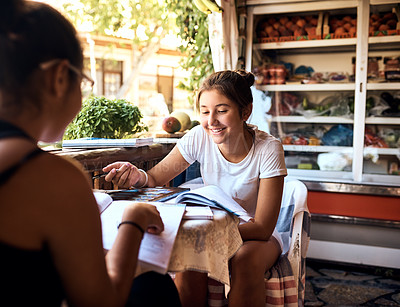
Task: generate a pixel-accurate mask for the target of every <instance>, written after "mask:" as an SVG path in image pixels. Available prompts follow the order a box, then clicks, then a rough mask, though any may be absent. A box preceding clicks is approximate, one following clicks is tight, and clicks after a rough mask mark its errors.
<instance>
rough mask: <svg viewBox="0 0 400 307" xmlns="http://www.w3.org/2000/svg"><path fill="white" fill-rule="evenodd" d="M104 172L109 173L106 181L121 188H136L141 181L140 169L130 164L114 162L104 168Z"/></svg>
mask: <svg viewBox="0 0 400 307" xmlns="http://www.w3.org/2000/svg"><path fill="white" fill-rule="evenodd" d="M103 172H109V173H108V174H107V176H106V177H105V180H106V181H108V182H110V181H112V182H113V183H114V184H116V185H118V187H121V188H130V187H132V186H135V185H136V183H137V182H138V181H139V180H140V173H141V172H139V171H138V168H137V167H136V166H134V165H132V164H131V163H129V162H114V163H111V164H109V165H107V166H106V167H104V168H103Z"/></svg>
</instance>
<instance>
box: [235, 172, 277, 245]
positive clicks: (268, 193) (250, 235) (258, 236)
mask: <svg viewBox="0 0 400 307" xmlns="http://www.w3.org/2000/svg"><path fill="white" fill-rule="evenodd" d="M283 183H284V177H283V176H279V177H272V178H265V179H261V180H260V187H259V191H258V198H257V208H256V213H255V217H254V221H253V222H248V223H246V224H242V225H240V226H239V231H240V234H241V236H242V239H243V240H244V241H247V240H268V239H269V238H270V236H271V234H272V232H273V231H274V228H275V225H276V222H277V220H278V216H279V211H280V207H281V201H282V192H283Z"/></svg>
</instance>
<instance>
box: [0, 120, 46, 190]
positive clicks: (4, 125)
mask: <svg viewBox="0 0 400 307" xmlns="http://www.w3.org/2000/svg"><path fill="white" fill-rule="evenodd" d="M13 137H22V138H26V139H30V140H32V138H31V137H30V136H29V135H28V134H26V133H25V132H24V131H22V130H21V129H20V128H18V127H16V126H14V125H12V124H10V123H8V122H5V121H3V120H0V139H6V138H13ZM42 152H43V151H42V150H41V149H40V148H36V149H34V150H33V151H31V152H30V153H28V154H27V155H26V156H25V157H23V158H22V159H21V160H20V161H18V162H17V163H16V164H14V165H12V166H10V167H9V168H7V169H6V170H5V171H3V172H0V187H1V186H2V185H3V184H4V183H6V181H7V180H8V179H9V178H10V177H11V176H12V175H14V173H15V172H16V171H17V170H18V169H19V168H20V167H21V166H22V165H23V164H24V163H26V162H27V161H29V160H30V159H32V158H33V157H36V156H37V155H38V154H40V153H42Z"/></svg>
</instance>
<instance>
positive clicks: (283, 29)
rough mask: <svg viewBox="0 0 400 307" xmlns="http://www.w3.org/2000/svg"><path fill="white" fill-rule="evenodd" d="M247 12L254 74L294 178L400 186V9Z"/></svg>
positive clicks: (276, 7)
mask: <svg viewBox="0 0 400 307" xmlns="http://www.w3.org/2000/svg"><path fill="white" fill-rule="evenodd" d="M246 4H247V33H246V69H247V70H248V71H252V72H254V74H255V75H256V87H257V89H259V90H262V91H263V92H265V93H266V94H267V95H268V96H269V97H270V99H271V108H270V110H269V111H268V116H267V118H268V123H269V129H270V133H271V134H272V135H274V136H276V137H278V138H279V139H280V140H281V141H282V143H283V146H284V150H285V158H286V164H287V167H288V171H289V175H292V176H294V177H297V178H299V179H304V180H318V181H330V182H332V181H333V182H348V183H365V184H377V185H393V186H400V172H399V167H400V161H399V159H400V149H399V148H400V64H399V61H400V14H399V7H400V1H388V0H357V1H353V0H348V1H340V0H337V1H335V0H333V1H313V3H312V5H310V2H309V1H308V2H304V1H284V0H281V1H278V0H277V1H247V2H246Z"/></svg>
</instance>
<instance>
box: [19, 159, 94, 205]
mask: <svg viewBox="0 0 400 307" xmlns="http://www.w3.org/2000/svg"><path fill="white" fill-rule="evenodd" d="M18 175H19V176H18V177H19V180H20V181H21V182H20V184H22V185H23V186H24V190H26V191H30V193H32V194H33V195H35V197H36V199H38V200H39V201H40V202H53V201H54V199H57V203H58V204H63V203H65V202H67V201H71V202H72V203H81V202H87V201H88V200H89V199H90V198H91V199H92V200H93V194H92V193H91V186H90V181H89V178H88V176H87V174H86V173H85V172H84V171H83V167H80V166H79V165H78V164H77V162H75V163H73V162H71V161H69V160H67V159H64V158H62V157H59V156H56V155H53V154H50V153H43V154H41V155H39V156H38V157H37V158H36V159H34V160H32V161H30V163H26V165H24V167H23V169H22V170H21V173H20V174H18Z"/></svg>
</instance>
